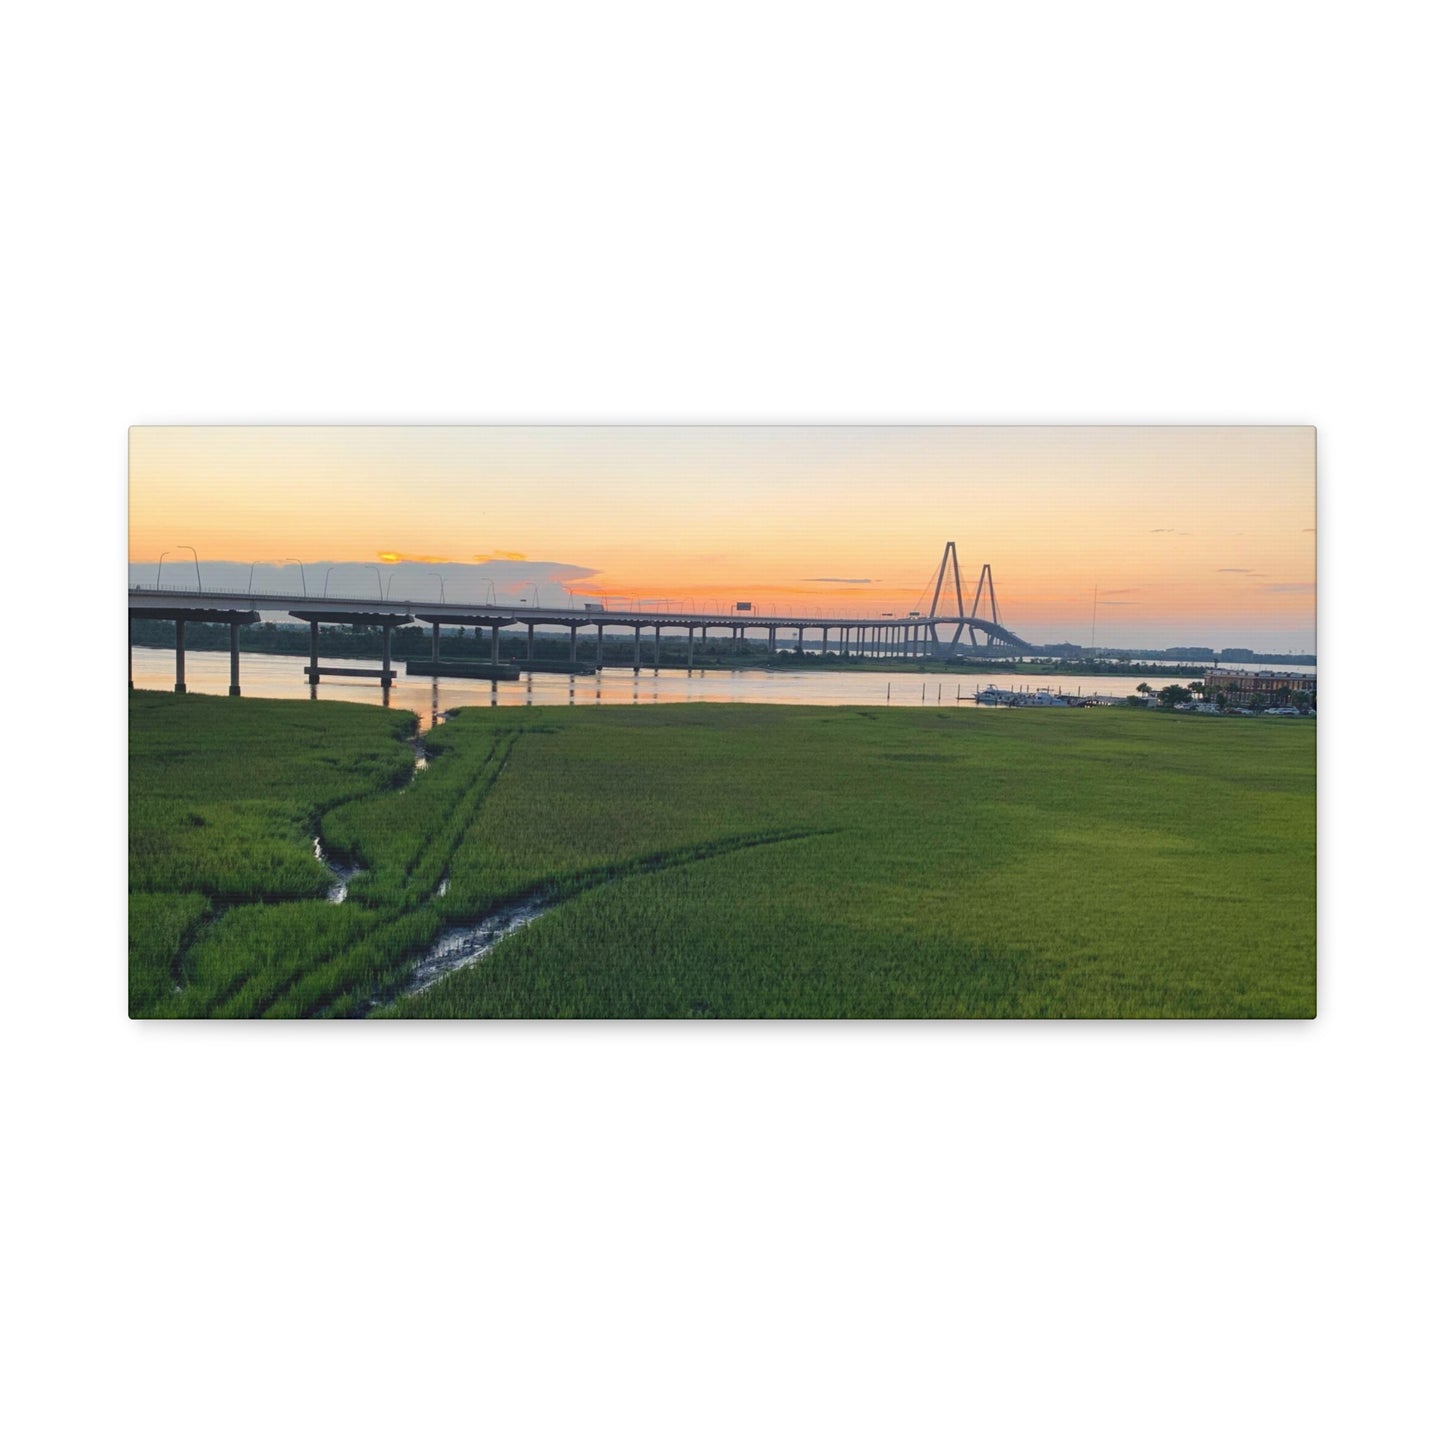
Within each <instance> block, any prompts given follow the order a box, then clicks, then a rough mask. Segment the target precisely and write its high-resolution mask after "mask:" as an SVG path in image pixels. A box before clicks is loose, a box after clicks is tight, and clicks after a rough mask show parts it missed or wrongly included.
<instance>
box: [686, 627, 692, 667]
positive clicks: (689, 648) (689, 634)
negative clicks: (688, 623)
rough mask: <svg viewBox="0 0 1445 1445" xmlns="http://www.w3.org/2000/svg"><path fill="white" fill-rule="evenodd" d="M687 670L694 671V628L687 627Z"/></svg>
mask: <svg viewBox="0 0 1445 1445" xmlns="http://www.w3.org/2000/svg"><path fill="white" fill-rule="evenodd" d="M687 670H688V671H689V672H691V671H692V628H691V627H689V628H688V629H687Z"/></svg>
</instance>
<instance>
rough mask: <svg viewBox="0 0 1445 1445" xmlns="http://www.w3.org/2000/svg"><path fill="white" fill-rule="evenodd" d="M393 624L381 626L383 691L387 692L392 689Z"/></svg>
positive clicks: (385, 623) (386, 623)
mask: <svg viewBox="0 0 1445 1445" xmlns="http://www.w3.org/2000/svg"><path fill="white" fill-rule="evenodd" d="M390 672H391V623H389V622H383V623H382V624H381V690H382V692H386V691H387V690H388V689H389V688H390V687H391V678H390V676H389V675H388V674H389V673H390Z"/></svg>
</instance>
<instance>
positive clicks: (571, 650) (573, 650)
mask: <svg viewBox="0 0 1445 1445" xmlns="http://www.w3.org/2000/svg"><path fill="white" fill-rule="evenodd" d="M570 631H571V633H572V637H571V643H570V646H569V647H568V651H567V657H568V659H569V660H570V661H571V663H572V666H573V667H576V666H577V624H576V623H575V622H574V623H572V625H571V628H570Z"/></svg>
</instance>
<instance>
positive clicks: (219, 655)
mask: <svg viewBox="0 0 1445 1445" xmlns="http://www.w3.org/2000/svg"><path fill="white" fill-rule="evenodd" d="M319 661H320V663H321V665H322V666H323V667H326V666H345V665H347V664H348V663H352V664H354V663H355V661H356V659H355V658H321V659H319ZM305 665H306V659H304V658H301V657H278V656H275V655H273V654H269V653H256V652H243V653H242V654H241V694H242V696H244V697H277V698H288V697H290V698H306V697H311V698H322V699H325V698H331V699H334V700H337V701H344V702H363V703H371V704H372V705H376V704H380V705H381V706H383V707H397V708H405V709H408V710H410V711H411V712H414V713H416V714H417V716H418V718H419V720H420V727H421V729H422V730H423V731H425V730H427V729H428V728H431V727H435V726H436V725H437V724H438V723H439V722H442V721H443V720H444V719H445V717H446V714H447V713H448V712H449V711H450V710H452V709H454V708H459V707H478V706H482V707H527V706H532V705H533V704H536V705H538V706H543V705H552V706H556V705H557V704H564V705H571V706H574V707H576V706H608V705H616V704H619V703H633V704H639V705H640V704H644V703H645V704H656V703H668V702H759V703H794V704H804V703H806V704H821V705H823V706H834V707H846V706H853V707H885V706H887V707H972V706H974V701H973V694H974V691H975V690H976V689H982V688H985V687H990V686H993V687H998V688H1004V689H1014V688H1024V689H1027V690H1028V691H1030V692H1032V691H1034V690H1035V689H1037V688H1047V689H1049V690H1050V691H1056V692H1057V691H1062V692H1066V693H1069V694H1071V695H1075V696H1089V695H1091V694H1095V695H1100V696H1104V697H1129V696H1132V695H1133V693H1134V691H1135V689H1136V688H1137V687H1138V684H1139V679H1138V676H1137V675H1135V676H1132V677H1131V676H1119V677H1084V678H1080V677H1077V676H1065V675H1049V674H1039V673H1031V674H1029V675H1028V676H1027V677H1023V676H1020V675H1019V674H1017V673H969V674H968V675H967V676H966V677H940V676H939V674H937V673H928V674H925V673H906V672H905V673H898V672H893V673H889V672H849V671H842V670H839V671H824V670H822V669H819V670H817V671H813V670H811V669H810V670H808V671H806V672H804V671H802V670H799V671H797V672H782V671H779V672H770V671H767V670H765V669H761V668H748V669H744V670H741V671H737V672H704V671H701V670H696V669H695V670H693V671H691V672H686V671H683V670H682V669H681V668H679V669H678V670H677V671H672V670H670V669H662V670H658V669H648V670H647V672H646V674H645V675H644V673H643V672H641V671H639V672H633V671H632V669H631V668H627V669H622V668H613V669H608V670H604V671H603V672H600V673H595V674H593V675H592V676H590V677H584V678H578V677H577V676H575V675H573V674H571V673H555V672H537V673H523V674H522V676H521V677H520V678H518V680H517V681H515V682H498V681H496V680H494V679H493V680H486V681H483V680H481V679H469V678H461V677H456V678H449V677H442V678H434V677H425V678H423V677H416V678H409V677H408V676H407V675H406V674H405V673H402V674H401V675H400V676H399V677H398V678H397V679H396V681H395V682H393V683H392V684H391V686H390V687H387V688H382V687H381V686H380V685H379V683H378V682H377V681H376V679H374V678H371V679H367V678H348V677H335V678H323V679H322V681H321V682H320V683H310V682H308V681H307V680H306V678H305V677H304V675H303V669H304V667H305ZM133 666H134V678H135V685H136V687H138V688H147V689H153V690H156V691H160V692H169V691H170V690H171V688H172V685H173V683H174V680H175V653H174V651H173V650H171V649H169V648H155V647H137V648H135V650H134V653H133ZM1165 680H1168V681H1177V682H1183V681H1187V679H1184V678H1172V679H1165ZM186 683H187V686H188V688H189V690H190V691H191V692H202V693H211V694H214V695H216V696H221V697H224V696H225V695H226V689H227V687H228V685H229V683H230V656H229V654H227V653H224V652H188V653H187V654H186ZM1161 685H1162V684H1161Z"/></svg>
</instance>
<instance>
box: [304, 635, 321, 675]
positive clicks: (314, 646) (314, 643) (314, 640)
mask: <svg viewBox="0 0 1445 1445" xmlns="http://www.w3.org/2000/svg"><path fill="white" fill-rule="evenodd" d="M320 631H321V624H320V623H319V622H313V623H312V624H311V666H310V667H308V668H307V669H306V679H307V681H308V682H309V683H310V684H311V686H312V687H315V686H316V684H317V682H319V681H320V678H319V675H318V674H317V671H316V669H317V668H318V667H319V666H320V665H321V664H320V662H319V661H318V660H317V654H318V651H319V646H318V636H317V635H318V633H320Z"/></svg>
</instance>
